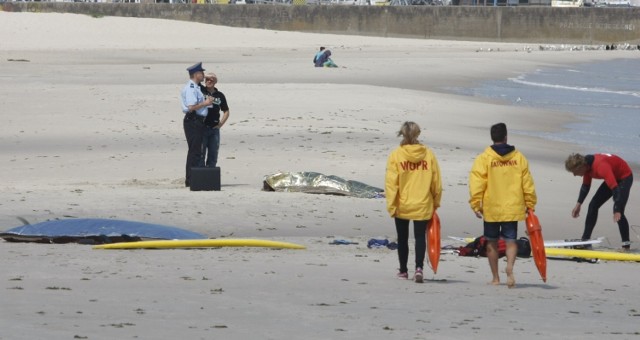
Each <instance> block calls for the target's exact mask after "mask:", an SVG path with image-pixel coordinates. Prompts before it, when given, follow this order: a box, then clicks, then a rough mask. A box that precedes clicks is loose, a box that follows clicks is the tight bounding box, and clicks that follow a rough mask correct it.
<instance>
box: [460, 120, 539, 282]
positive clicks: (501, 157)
mask: <svg viewBox="0 0 640 340" xmlns="http://www.w3.org/2000/svg"><path fill="white" fill-rule="evenodd" d="M491 140H492V141H493V145H491V146H489V147H487V148H486V149H485V150H484V152H483V153H482V154H480V155H479V156H478V157H477V158H476V159H475V161H474V163H473V167H472V168H471V172H470V173H469V196H470V199H469V204H470V205H471V210H473V212H474V213H475V215H476V217H478V218H482V219H483V221H484V237H485V238H486V240H487V258H488V259H489V267H490V268H491V274H492V275H493V279H492V280H491V282H490V283H491V284H493V285H499V284H500V277H499V275H498V258H499V253H498V238H500V237H501V238H503V239H504V240H505V243H506V245H507V251H506V255H507V269H506V273H507V287H509V288H513V287H515V284H516V281H515V278H514V276H513V266H514V264H515V261H516V255H517V252H518V245H517V243H516V240H517V238H518V221H522V220H524V219H525V218H526V213H525V212H526V211H527V209H531V210H534V208H535V205H536V203H537V196H536V190H535V187H534V184H533V177H532V176H531V173H530V172H529V163H528V161H527V159H526V158H525V157H524V155H523V154H521V153H520V152H519V151H518V150H516V148H515V147H514V146H512V145H509V144H507V125H505V124H504V123H498V124H495V125H493V126H492V127H491Z"/></svg>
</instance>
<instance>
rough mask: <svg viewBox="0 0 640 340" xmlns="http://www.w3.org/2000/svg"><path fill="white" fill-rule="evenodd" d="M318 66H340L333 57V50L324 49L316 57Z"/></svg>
mask: <svg viewBox="0 0 640 340" xmlns="http://www.w3.org/2000/svg"><path fill="white" fill-rule="evenodd" d="M315 61H316V62H315V65H316V67H338V65H336V64H335V63H334V62H333V60H332V59H331V51H330V50H324V51H323V52H322V54H321V55H320V56H318V57H317V58H316V59H315Z"/></svg>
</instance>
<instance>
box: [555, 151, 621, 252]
mask: <svg viewBox="0 0 640 340" xmlns="http://www.w3.org/2000/svg"><path fill="white" fill-rule="evenodd" d="M564 166H565V168H566V169H567V171H569V172H571V173H573V175H574V176H582V186H581V187H580V193H579V195H578V203H576V206H575V207H574V208H573V210H572V211H571V216H573V218H577V217H578V216H580V207H582V202H584V199H585V198H586V197H587V194H588V193H589V189H590V188H591V180H592V179H593V178H595V179H604V182H602V184H601V185H600V187H599V188H598V191H596V193H595V194H594V195H593V198H591V202H590V203H589V209H588V210H587V218H586V220H585V222H584V232H583V233H582V239H583V240H588V239H590V238H591V233H592V232H593V228H594V227H595V226H596V222H597V220H598V210H599V209H600V207H601V206H602V205H603V204H604V203H605V202H606V201H608V200H609V198H611V197H613V222H615V223H617V224H618V229H619V230H620V236H621V237H622V248H623V249H624V250H629V248H630V247H631V241H630V240H629V221H627V217H626V216H625V215H624V208H625V206H626V205H627V200H628V199H629V193H630V192H631V185H632V184H633V173H632V172H631V168H630V167H629V165H628V164H627V162H625V161H624V159H622V158H620V157H618V156H616V155H611V154H608V153H597V154H593V155H584V156H583V155H581V154H579V153H574V154H571V155H570V156H569V157H567V160H566V161H565V163H564Z"/></svg>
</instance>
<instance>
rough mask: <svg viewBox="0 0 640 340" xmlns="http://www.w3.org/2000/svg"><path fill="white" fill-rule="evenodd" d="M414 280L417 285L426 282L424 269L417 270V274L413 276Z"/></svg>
mask: <svg viewBox="0 0 640 340" xmlns="http://www.w3.org/2000/svg"><path fill="white" fill-rule="evenodd" d="M413 280H414V281H415V282H416V283H422V282H423V281H424V279H423V276H422V268H416V273H415V275H413Z"/></svg>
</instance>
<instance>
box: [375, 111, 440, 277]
mask: <svg viewBox="0 0 640 340" xmlns="http://www.w3.org/2000/svg"><path fill="white" fill-rule="evenodd" d="M400 136H401V137H402V142H401V143H400V147H398V148H396V149H395V150H394V151H393V152H391V154H390V155H389V158H388V160H387V171H386V176H385V196H386V199H387V210H388V211H389V215H391V217H393V218H394V221H395V225H396V232H397V233H398V259H399V261H400V270H399V272H398V278H400V279H408V278H409V274H408V268H407V261H408V259H409V222H410V221H411V220H413V234H414V237H415V253H416V254H415V257H416V261H415V262H416V267H415V274H414V280H415V282H418V283H421V282H422V281H423V273H422V269H423V268H424V258H425V253H426V249H427V244H426V231H427V225H428V224H429V221H430V220H431V218H432V216H433V213H434V211H435V210H436V209H437V208H438V207H440V198H441V197H442V181H441V179H440V167H439V166H438V161H437V159H436V156H435V155H434V154H433V152H432V151H431V150H430V149H429V148H427V147H426V146H425V145H422V144H420V142H419V141H418V136H420V127H419V126H418V124H416V123H414V122H405V123H404V124H402V127H401V128H400V131H399V132H398V137H400Z"/></svg>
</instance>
